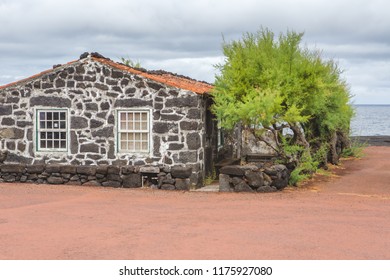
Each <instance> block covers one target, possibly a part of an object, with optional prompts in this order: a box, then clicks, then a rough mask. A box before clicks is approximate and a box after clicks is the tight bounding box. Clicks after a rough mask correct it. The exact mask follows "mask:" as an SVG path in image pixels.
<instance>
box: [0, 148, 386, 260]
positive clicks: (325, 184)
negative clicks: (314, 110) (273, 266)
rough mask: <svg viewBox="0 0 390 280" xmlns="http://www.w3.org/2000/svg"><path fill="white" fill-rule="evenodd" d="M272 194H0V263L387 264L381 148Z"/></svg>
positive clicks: (58, 190)
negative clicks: (325, 261) (216, 261)
mask: <svg viewBox="0 0 390 280" xmlns="http://www.w3.org/2000/svg"><path fill="white" fill-rule="evenodd" d="M334 172H335V173H336V176H319V177H317V178H316V179H315V180H313V181H312V182H309V183H308V184H307V185H306V186H304V187H301V188H298V189H296V188H288V189H286V190H284V191H283V192H278V193H271V194H243V193H205V192H169V191H158V190H145V189H142V190H141V189H114V188H97V187H76V186H50V185H31V184H5V183H2V184H0V259H387V260H388V259H390V147H369V148H367V149H366V157H365V158H363V159H361V160H346V161H343V164H342V165H341V167H337V168H335V169H334Z"/></svg>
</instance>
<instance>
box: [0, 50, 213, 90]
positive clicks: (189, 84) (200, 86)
mask: <svg viewBox="0 0 390 280" xmlns="http://www.w3.org/2000/svg"><path fill="white" fill-rule="evenodd" d="M81 57H82V59H80V60H76V61H72V62H69V63H67V64H64V65H59V66H56V67H55V68H54V69H50V70H46V71H43V72H41V73H38V74H36V75H33V76H31V77H28V78H26V79H23V80H20V81H17V82H13V83H10V84H7V85H3V86H0V89H4V88H8V87H12V86H17V85H18V84H21V83H23V82H28V81H31V80H33V79H35V78H39V77H41V76H43V75H45V74H49V73H51V72H53V71H56V70H58V68H59V67H61V68H62V67H65V66H68V65H71V64H75V63H77V62H79V61H81V60H84V59H86V56H85V54H83V55H82V56H81ZM91 59H92V60H93V61H97V62H100V63H102V64H105V65H108V66H110V67H112V68H116V69H119V70H121V71H125V72H129V73H131V74H135V75H138V76H142V77H144V78H147V79H150V80H153V81H156V82H159V83H162V84H165V85H168V86H172V87H177V88H181V89H185V90H189V91H192V92H195V93H198V94H204V93H208V92H210V91H211V90H212V88H213V85H211V84H209V83H206V82H200V81H197V80H194V79H191V78H188V77H184V76H180V75H177V74H173V73H170V72H166V71H146V70H144V69H139V68H133V67H129V66H127V65H124V64H121V63H117V62H114V61H112V60H110V59H108V58H105V57H103V56H101V55H99V54H96V53H92V54H91Z"/></svg>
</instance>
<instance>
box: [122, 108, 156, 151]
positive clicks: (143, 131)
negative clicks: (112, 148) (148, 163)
mask: <svg viewBox="0 0 390 280" xmlns="http://www.w3.org/2000/svg"><path fill="white" fill-rule="evenodd" d="M137 113H138V114H145V113H146V121H145V122H144V123H146V125H147V127H146V129H142V128H141V123H142V120H139V121H141V122H138V123H139V129H135V126H136V123H137V120H135V118H134V115H135V114H137ZM123 114H125V115H126V119H125V120H126V121H125V122H126V128H123V127H122V115H123ZM129 114H132V115H133V119H132V120H133V127H132V128H131V127H130V128H129V127H127V126H128V119H127V118H128V117H129ZM151 115H152V114H151V110H150V109H120V110H117V116H116V120H117V125H116V140H117V141H116V144H117V145H116V146H117V153H119V154H143V155H145V154H150V151H151V147H152V141H151V140H152V138H151V131H152V123H151ZM123 133H126V134H131V133H132V134H133V139H132V140H131V139H128V138H127V139H126V140H125V142H131V141H134V145H133V147H132V148H131V147H129V146H128V145H129V143H128V144H127V147H128V148H127V149H122V134H123ZM135 134H146V139H143V138H142V136H141V139H139V140H136V139H135ZM127 137H128V136H127ZM146 141H147V147H146V149H142V142H146ZM136 142H139V143H140V146H141V149H136V147H135V143H136Z"/></svg>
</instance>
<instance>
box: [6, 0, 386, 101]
mask: <svg viewBox="0 0 390 280" xmlns="http://www.w3.org/2000/svg"><path fill="white" fill-rule="evenodd" d="M261 26H263V27H267V28H269V29H271V30H272V31H274V32H275V33H276V34H278V33H279V32H285V31H286V30H287V29H290V30H294V31H297V32H305V36H304V42H305V44H307V45H308V46H310V47H313V48H318V49H321V50H323V54H324V56H326V57H329V58H333V59H335V60H336V61H338V62H339V65H340V67H341V68H342V69H343V70H345V72H344V77H345V79H346V80H347V82H348V84H349V85H350V87H351V93H352V94H353V95H354V96H355V97H354V99H353V100H354V103H356V104H390V2H389V1H387V0H337V1H333V0H332V1H330V0H319V1H316V0H238V1H236V0H231V1H226V0H225V1H222V0H189V1H185V0H109V1H108V0H107V1H98V0H66V1H65V0H56V1H49V0H0V85H3V84H6V83H9V82H12V81H15V80H19V79H21V78H23V77H28V76H31V75H33V74H36V73H38V72H41V71H43V70H46V69H49V68H51V67H52V65H54V64H62V63H66V62H68V61H71V60H74V59H77V58H78V57H79V56H80V54H81V53H83V52H85V51H88V52H93V51H96V52H99V53H101V54H103V55H104V56H106V57H109V58H111V59H112V60H115V61H119V59H120V57H122V56H126V57H130V58H132V59H133V60H136V61H137V60H139V61H140V62H141V65H142V66H143V67H144V68H147V69H163V70H167V71H172V72H175V73H179V74H183V75H187V76H190V77H192V78H195V79H198V80H205V81H208V82H213V81H214V76H215V69H214V67H213V65H214V64H216V63H218V62H221V61H223V57H222V51H221V42H222V34H223V36H224V37H225V40H227V41H230V40H234V39H240V38H241V36H242V33H244V32H255V31H257V30H258V29H259V28H260V27H261Z"/></svg>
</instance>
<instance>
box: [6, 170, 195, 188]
mask: <svg viewBox="0 0 390 280" xmlns="http://www.w3.org/2000/svg"><path fill="white" fill-rule="evenodd" d="M191 174H192V169H191V168H187V167H180V166H173V167H169V166H141V167H140V166H128V165H126V166H112V165H101V166H92V165H79V166H74V165H54V164H47V165H46V164H37V165H25V164H2V165H0V182H21V183H24V182H25V183H37V184H55V185H58V184H65V185H83V186H105V187H106V186H107V187H123V188H140V187H141V186H143V185H147V186H150V187H152V188H156V189H164V190H189V189H190V186H191V183H190V179H189V178H190V176H191Z"/></svg>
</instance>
